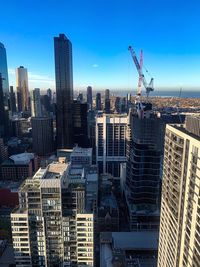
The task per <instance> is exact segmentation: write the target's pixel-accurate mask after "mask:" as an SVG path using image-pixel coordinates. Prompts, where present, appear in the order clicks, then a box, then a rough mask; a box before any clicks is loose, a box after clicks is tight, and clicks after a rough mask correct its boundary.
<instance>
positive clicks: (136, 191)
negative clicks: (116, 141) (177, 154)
mask: <svg viewBox="0 0 200 267" xmlns="http://www.w3.org/2000/svg"><path fill="white" fill-rule="evenodd" d="M163 129H164V124H163V123H162V121H161V120H160V119H158V118H157V117H156V116H154V115H153V114H151V116H150V117H149V118H143V119H140V118H138V116H137V114H136V113H134V112H133V113H130V114H129V119H128V128H127V148H126V157H127V161H126V181H125V190H124V192H125V197H126V203H127V206H128V213H129V223H130V230H137V229H141V230H142V229H148V228H153V229H156V228H157V229H158V227H159V216H160V213H159V197H160V184H161V166H162V156H163Z"/></svg>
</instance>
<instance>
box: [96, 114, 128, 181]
mask: <svg viewBox="0 0 200 267" xmlns="http://www.w3.org/2000/svg"><path fill="white" fill-rule="evenodd" d="M126 128H127V115H118V114H112V115H111V114H103V115H97V117H96V162H97V163H98V166H99V171H100V173H111V174H112V175H113V176H114V177H119V176H120V163H122V162H125V161H126Z"/></svg>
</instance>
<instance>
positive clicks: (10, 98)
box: [9, 86, 16, 114]
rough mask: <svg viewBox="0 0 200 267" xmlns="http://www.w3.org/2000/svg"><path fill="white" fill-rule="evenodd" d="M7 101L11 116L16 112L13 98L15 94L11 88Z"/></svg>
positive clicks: (11, 87)
mask: <svg viewBox="0 0 200 267" xmlns="http://www.w3.org/2000/svg"><path fill="white" fill-rule="evenodd" d="M9 101H10V110H11V112H12V114H13V113H15V112H16V98H15V92H14V90H13V86H10V94H9Z"/></svg>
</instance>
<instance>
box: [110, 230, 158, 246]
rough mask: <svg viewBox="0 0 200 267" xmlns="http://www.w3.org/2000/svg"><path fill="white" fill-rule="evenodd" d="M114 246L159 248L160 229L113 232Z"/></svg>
mask: <svg viewBox="0 0 200 267" xmlns="http://www.w3.org/2000/svg"><path fill="white" fill-rule="evenodd" d="M112 238H113V247H114V248H122V249H125V250H156V249H158V239H159V234H158V231H139V232H113V233H112Z"/></svg>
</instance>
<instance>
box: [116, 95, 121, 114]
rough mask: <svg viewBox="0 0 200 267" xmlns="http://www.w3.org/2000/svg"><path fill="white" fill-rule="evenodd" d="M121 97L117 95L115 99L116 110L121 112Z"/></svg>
mask: <svg viewBox="0 0 200 267" xmlns="http://www.w3.org/2000/svg"><path fill="white" fill-rule="evenodd" d="M119 106H120V97H116V99H115V110H116V111H117V113H119V112H120V107H119Z"/></svg>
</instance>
